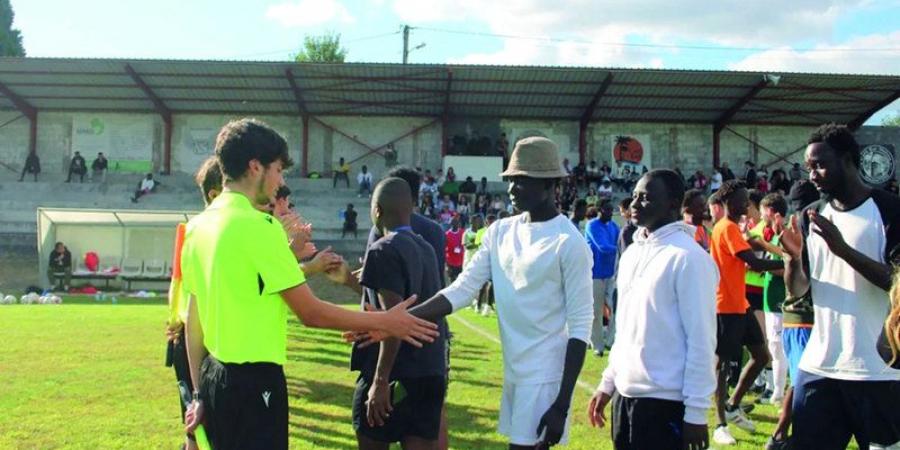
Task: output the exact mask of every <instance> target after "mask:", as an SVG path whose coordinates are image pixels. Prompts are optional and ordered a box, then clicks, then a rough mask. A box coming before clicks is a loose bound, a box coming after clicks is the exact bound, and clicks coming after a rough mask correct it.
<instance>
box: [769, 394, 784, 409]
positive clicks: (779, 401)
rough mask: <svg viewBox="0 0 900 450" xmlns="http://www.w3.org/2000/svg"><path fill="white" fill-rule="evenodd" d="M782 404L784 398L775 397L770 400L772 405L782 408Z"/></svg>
mask: <svg viewBox="0 0 900 450" xmlns="http://www.w3.org/2000/svg"><path fill="white" fill-rule="evenodd" d="M782 403H784V396H781V397H778V396H776V395H773V396H772V397H770V398H769V404H770V405H775V406H781V404H782Z"/></svg>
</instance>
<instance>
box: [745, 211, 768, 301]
mask: <svg viewBox="0 0 900 450" xmlns="http://www.w3.org/2000/svg"><path fill="white" fill-rule="evenodd" d="M765 228H766V222H765V221H764V220H760V221H759V223H758V224H756V226H755V227H753V228H752V229H751V230H750V232H749V234H750V236H751V237H755V238H758V239H760V240H762V238H763V230H765ZM745 280H746V281H747V284H748V285H750V286H757V287H763V286H764V285H765V284H766V275H765V274H764V273H761V272H754V271H752V270H750V269H747V278H745Z"/></svg>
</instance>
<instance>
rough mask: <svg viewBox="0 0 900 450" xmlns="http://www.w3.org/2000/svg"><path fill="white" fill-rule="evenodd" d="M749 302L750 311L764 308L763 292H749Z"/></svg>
mask: <svg viewBox="0 0 900 450" xmlns="http://www.w3.org/2000/svg"><path fill="white" fill-rule="evenodd" d="M747 302H749V303H750V311H762V310H763V294H762V293H761V292H759V293H757V292H747Z"/></svg>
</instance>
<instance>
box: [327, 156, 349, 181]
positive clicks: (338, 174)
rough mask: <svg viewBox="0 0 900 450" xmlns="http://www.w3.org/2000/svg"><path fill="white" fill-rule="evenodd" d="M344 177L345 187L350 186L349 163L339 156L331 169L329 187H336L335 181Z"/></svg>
mask: <svg viewBox="0 0 900 450" xmlns="http://www.w3.org/2000/svg"><path fill="white" fill-rule="evenodd" d="M342 178H343V179H344V183H346V184H347V187H348V188H349V187H350V164H347V162H345V161H344V158H341V159H340V160H339V161H338V164H337V166H335V168H334V171H333V176H332V178H331V187H332V188H335V187H337V182H338V180H340V179H342Z"/></svg>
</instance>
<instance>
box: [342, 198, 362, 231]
mask: <svg viewBox="0 0 900 450" xmlns="http://www.w3.org/2000/svg"><path fill="white" fill-rule="evenodd" d="M357 228H358V226H357V224H356V211H355V210H354V209H353V204H352V203H347V209H346V210H344V227H343V229H342V230H341V239H343V238H344V236H346V235H347V234H348V233H353V237H354V238H356V237H359V235H358V234H357Z"/></svg>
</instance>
